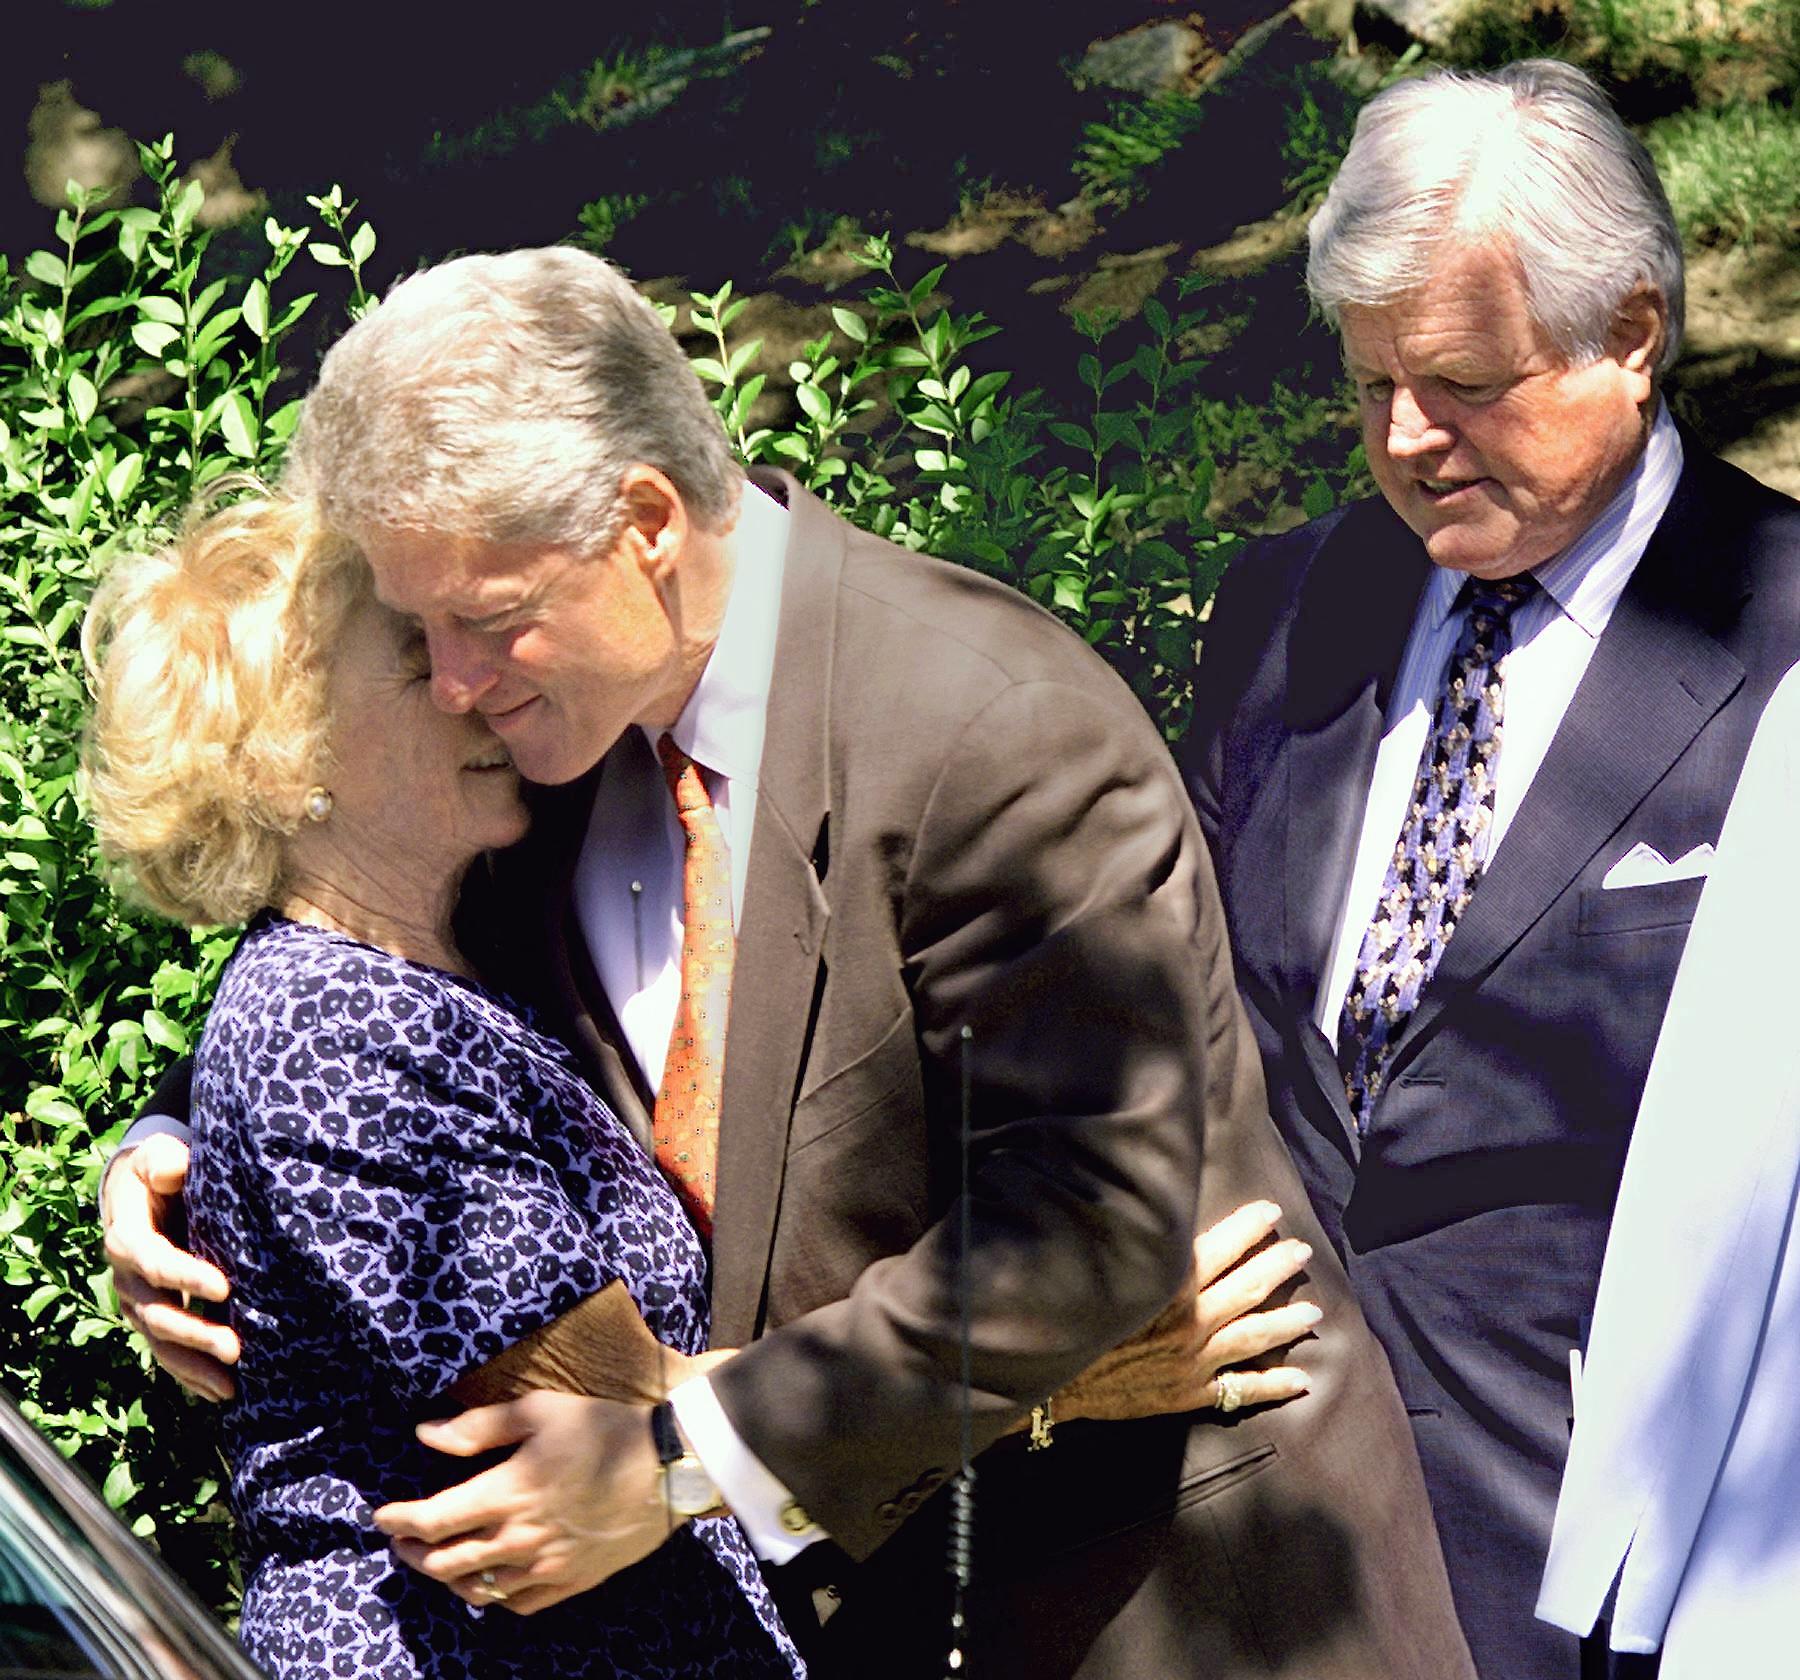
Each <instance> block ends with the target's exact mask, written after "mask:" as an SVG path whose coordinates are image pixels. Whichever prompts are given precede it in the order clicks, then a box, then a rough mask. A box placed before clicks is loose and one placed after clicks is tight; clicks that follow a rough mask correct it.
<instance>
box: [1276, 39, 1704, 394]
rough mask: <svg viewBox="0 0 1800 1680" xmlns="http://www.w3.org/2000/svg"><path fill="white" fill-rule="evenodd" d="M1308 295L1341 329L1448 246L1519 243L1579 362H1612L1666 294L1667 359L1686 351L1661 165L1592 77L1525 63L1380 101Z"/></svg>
mask: <svg viewBox="0 0 1800 1680" xmlns="http://www.w3.org/2000/svg"><path fill="white" fill-rule="evenodd" d="M1308 239H1309V241H1310V243H1311V247H1312V249H1311V255H1310V257H1309V259H1308V261H1307V265H1306V284H1307V289H1308V290H1309V291H1310V292H1311V293H1312V298H1313V302H1314V304H1315V305H1316V306H1317V307H1318V309H1319V311H1320V312H1321V313H1322V314H1323V315H1324V316H1325V318H1326V319H1327V320H1328V321H1329V322H1330V323H1331V324H1332V326H1333V327H1336V326H1338V325H1339V312H1340V311H1341V310H1342V308H1343V307H1344V305H1345V304H1359V305H1363V306H1379V305H1381V304H1386V303H1391V302H1393V301H1394V300H1395V299H1396V298H1398V297H1400V296H1402V295H1403V294H1404V293H1406V292H1408V291H1411V290H1412V289H1413V288H1414V287H1415V286H1417V285H1419V284H1420V283H1421V282H1423V281H1424V279H1425V278H1426V276H1427V274H1428V273H1429V272H1430V269H1431V266H1432V263H1433V261H1434V260H1435V258H1436V256H1437V255H1438V253H1439V251H1440V249H1441V248H1443V247H1445V246H1456V247H1468V246H1473V245H1480V244H1482V243H1485V242H1487V241H1489V240H1495V239H1497V240H1500V241H1503V242H1504V243H1505V244H1506V245H1507V246H1509V247H1510V248H1511V250H1512V252H1513V254H1514V255H1515V256H1516V257H1517V259H1518V262H1519V265H1520V267H1521V268H1522V269H1523V271H1524V276H1525V289H1526V297H1527V299H1528V301H1529V303H1530V307H1531V313H1532V317H1533V319H1534V320H1536V322H1537V324H1538V325H1539V326H1540V327H1542V328H1543V329H1544V331H1545V332H1546V333H1547V334H1548V335H1549V337H1550V339H1551V341H1552V342H1553V343H1554V344H1555V345H1556V346H1557V348H1558V349H1559V350H1560V351H1561V352H1562V353H1563V355H1564V356H1566V357H1567V358H1568V360H1569V361H1570V362H1571V363H1573V364H1575V365H1582V364H1585V363H1588V362H1592V361H1597V360H1598V359H1599V358H1600V357H1601V356H1602V355H1604V354H1605V353H1606V342H1607V334H1608V330H1609V329H1610V328H1611V326H1612V323H1613V320H1614V318H1615V316H1616V314H1617V312H1618V309H1619V306H1620V305H1621V304H1622V303H1623V302H1624V301H1625V299H1626V298H1627V297H1628V296H1629V295H1630V294H1631V292H1632V291H1633V289H1634V288H1636V287H1638V286H1648V287H1650V288H1651V289H1652V290H1654V291H1656V292H1658V293H1659V294H1661V297H1662V300H1663V303H1664V305H1665V306H1666V309H1667V314H1668V324H1667V331H1666V334H1665V338H1664V342H1663V345H1662V350H1661V354H1660V356H1659V358H1658V361H1657V371H1658V372H1659V373H1660V372H1662V371H1664V370H1666V369H1667V368H1668V367H1669V366H1670V364H1672V363H1673V362H1674V360H1675V357H1676V355H1677V353H1678V352H1679V350H1680V348H1681V329H1682V319H1683V314H1684V311H1685V307H1686V288H1685V283H1684V280H1683V276H1682V260H1681V235H1680V233H1679V232H1678V231H1677V229H1676V226H1675V217H1674V215H1673V213H1672V212H1671V211H1670V209H1669V200H1668V195H1667V194H1666V193H1665V192H1664V191H1663V187H1662V182H1661V180H1659V179H1658V177H1657V173H1656V165H1655V164H1654V163H1652V162H1651V161H1650V154H1649V153H1648V152H1647V151H1645V150H1644V147H1643V145H1642V144H1641V143H1640V142H1639V141H1638V140H1637V139H1636V138H1635V137H1634V136H1633V135H1632V134H1631V133H1630V131H1629V130H1628V129H1627V128H1626V127H1625V125H1624V124H1623V123H1622V122H1620V121H1619V118H1618V115H1617V113H1616V112H1615V111H1614V110H1613V108H1612V106H1611V104H1610V103H1609V102H1608V100H1607V98H1606V95H1605V94H1604V93H1602V92H1601V90H1600V88H1599V86H1598V85H1597V84H1596V83H1595V82H1594V80H1593V79H1592V78H1591V77H1590V76H1588V75H1586V74H1585V73H1584V72H1582V71H1580V70H1577V69H1575V68H1574V67H1573V66H1572V65H1568V64H1558V63H1556V62H1555V61H1554V60H1551V59H1545V58H1534V59H1526V60H1524V61H1522V62H1520V63H1517V64H1509V65H1507V66H1505V67H1504V68H1503V69H1500V70H1496V71H1494V72H1492V73H1489V74H1472V73H1464V72H1459V71H1437V72H1433V73H1432V74H1430V75H1425V76H1420V77H1418V78H1416V79H1414V80H1411V81H1403V82H1399V83H1397V84H1396V85H1395V86H1393V87H1391V88H1388V89H1386V90H1385V91H1383V92H1382V93H1380V94H1378V95H1377V96H1376V97H1375V98H1374V99H1372V100H1370V101H1369V103H1368V104H1367V105H1366V106H1365V107H1364V108H1363V111H1362V114H1361V116H1360V117H1359V118H1358V119H1357V123H1356V135H1355V138H1354V139H1353V140H1352V141H1351V143H1350V151H1349V155H1348V156H1347V157H1346V158H1345V159H1344V164H1343V167H1342V168H1341V169H1340V170H1339V171H1338V176H1337V180H1336V181H1335V182H1334V183H1333V184H1332V188H1331V191H1330V192H1329V193H1328V194H1327V195H1326V197H1325V202H1324V204H1323V205H1321V206H1320V208H1319V211H1318V213H1317V214H1316V215H1315V216H1314V217H1313V220H1312V225H1311V227H1310V228H1309V229H1308Z"/></svg>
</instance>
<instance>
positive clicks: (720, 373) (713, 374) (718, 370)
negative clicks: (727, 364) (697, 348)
mask: <svg viewBox="0 0 1800 1680" xmlns="http://www.w3.org/2000/svg"><path fill="white" fill-rule="evenodd" d="M688 366H689V367H691V368H692V369H693V370H694V372H695V373H696V374H698V375H699V376H700V378H702V379H710V380H711V381H712V382H713V383H714V384H715V385H724V384H726V383H727V380H726V378H725V369H724V367H723V366H722V365H721V364H720V362H719V359H718V357H716V356H695V357H693V358H692V359H691V360H690V361H689V362H688Z"/></svg>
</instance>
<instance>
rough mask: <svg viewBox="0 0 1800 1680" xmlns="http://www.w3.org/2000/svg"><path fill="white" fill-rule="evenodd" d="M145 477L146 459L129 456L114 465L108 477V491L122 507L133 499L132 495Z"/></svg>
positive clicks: (138, 456)
mask: <svg viewBox="0 0 1800 1680" xmlns="http://www.w3.org/2000/svg"><path fill="white" fill-rule="evenodd" d="M143 477H144V457H143V456H142V455H127V456H126V457H125V458H124V459H123V460H121V461H118V462H117V463H115V464H114V466H113V469H112V471H111V472H109V473H108V474H107V475H106V491H107V494H108V495H109V496H111V497H112V499H113V500H114V501H115V502H118V503H119V504H120V505H121V506H123V504H124V503H126V502H127V501H129V500H130V499H131V493H132V491H134V490H135V489H137V487H138V485H139V484H140V483H141V482H142V480H143Z"/></svg>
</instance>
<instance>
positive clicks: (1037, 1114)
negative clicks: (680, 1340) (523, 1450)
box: [713, 682, 1218, 1556]
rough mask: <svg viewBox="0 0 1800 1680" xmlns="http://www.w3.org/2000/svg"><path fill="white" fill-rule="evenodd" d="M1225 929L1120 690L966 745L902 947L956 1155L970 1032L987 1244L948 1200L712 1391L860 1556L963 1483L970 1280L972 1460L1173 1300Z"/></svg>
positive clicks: (1008, 693)
mask: <svg viewBox="0 0 1800 1680" xmlns="http://www.w3.org/2000/svg"><path fill="white" fill-rule="evenodd" d="M1217 915H1218V911H1217V901H1216V897H1214V896H1213V895H1212V887H1211V880H1210V874H1209V873H1208V872H1207V870H1206V865H1205V859H1204V849H1203V847H1202V845H1201V843H1200V839H1199V836H1198V834H1197V832H1196V830H1195V828H1194V824H1193V821H1192V817H1191V814H1190V813H1189V811H1188V807H1187V803H1186V800H1185V798H1184V796H1183V793H1182V789H1181V786H1180V782H1179V779H1178V778H1177V776H1176V775H1175V774H1174V771H1173V767H1172V765H1171V764H1170V761H1169V757H1168V754H1167V751H1166V749H1165V748H1164V747H1163V745H1162V742H1161V741H1160V739H1159V738H1158V737H1157V735H1156V733H1155V731H1154V730H1153V729H1152V727H1151V726H1150V724H1149V722H1148V720H1147V719H1146V718H1145V717H1144V715H1143V713H1142V712H1141V710H1139V709H1138V708H1137V706H1136V703H1135V702H1134V701H1133V700H1131V699H1130V697H1129V695H1128V694H1127V693H1126V692H1125V691H1124V690H1123V689H1119V690H1118V691H1117V693H1116V695H1115V693H1114V692H1113V691H1112V690H1111V688H1110V686H1108V687H1106V688H1101V687H1100V686H1099V685H1096V684H1083V683H1080V682H1071V683H1068V684H1062V683H1044V682H1040V683H1026V684H1017V685H1014V686H1012V687H1010V688H1008V689H1006V690H1003V691H1002V692H1001V693H1000V694H999V695H998V696H997V697H996V698H995V699H994V700H993V701H992V702H990V704H989V705H988V706H987V707H985V708H984V709H983V710H982V711H981V712H980V713H979V714H978V715H976V716H975V717H973V718H971V719H970V720H969V721H968V723H967V725H966V727H965V729H964V730H963V731H962V733H961V736H960V738H959V739H957V740H955V741H953V742H950V743H948V744H947V746H946V748H945V749H944V753H943V759H942V768H941V770H940V773H939V776H938V780H937V784H936V787H935V789H934V791H933V792H932V793H931V795H930V798H929V800H928V801H927V804H926V807H925V809H924V811H923V813H922V816H921V819H920V822H919V826H918V831H917V833H916V834H915V835H914V837H913V845H912V851H911V862H910V867H909V869H908V872H907V876H906V881H905V888H904V897H903V902H902V905H901V926H900V929H899V933H900V940H901V947H902V960H903V963H904V972H905V978H906V981H907V989H908V993H909V995H910V998H911V1000H912V1007H913V1020H912V1023H911V1025H912V1029H913V1032H914V1035H915V1037H916V1045H917V1048H916V1053H917V1055H918V1057H919V1060H920V1064H921V1074H922V1077H923V1083H924V1091H925V1101H926V1105H927V1112H926V1115H925V1116H924V1119H925V1125H926V1130H927V1132H928V1133H929V1134H930V1135H931V1136H933V1137H934V1138H935V1139H936V1141H937V1144H938V1146H939V1147H946V1146H948V1145H950V1144H951V1143H952V1142H953V1140H954V1137H955V1134H956V1127H957V1113H958V1106H959V1105H958V1086H959V1062H960V1056H961V1047H962V1040H961V1034H962V1031H963V1029H964V1027H967V1028H968V1029H969V1030H970V1032H971V1034H972V1038H971V1040H970V1057H971V1068H972V1085H973V1124H974V1139H973V1145H972V1155H971V1181H972V1202H973V1205H972V1226H973V1245H972V1247H971V1248H970V1250H969V1252H968V1254H967V1255H966V1257H965V1256H963V1255H961V1254H960V1253H959V1252H958V1250H959V1243H958V1237H957V1219H956V1212H955V1204H954V1202H952V1203H951V1205H950V1206H949V1207H948V1208H946V1209H944V1216H943V1217H941V1218H940V1219H939V1221H938V1222H937V1223H936V1224H934V1225H933V1226H932V1227H931V1228H930V1229H929V1230H927V1231H926V1232H925V1233H924V1235H923V1236H922V1237H921V1238H920V1239H919V1240H918V1241H917V1242H916V1243H915V1244H914V1245H913V1246H912V1247H911V1248H910V1249H909V1250H907V1251H906V1252H905V1253H902V1254H897V1255H893V1256H890V1257H888V1258H886V1259H882V1260H878V1261H876V1262H875V1263H874V1264H873V1265H871V1266H869V1267H868V1268H867V1269H866V1270H865V1271H864V1273H863V1274H862V1276H861V1278H860V1279H859V1280H858V1281H857V1283H856V1285H855V1286H854V1288H853V1289H852V1290H851V1293H850V1295H849V1296H848V1298H846V1299H845V1300H842V1301H839V1302H836V1303H833V1304H831V1305H829V1306H825V1307H822V1308H820V1309H818V1310H816V1311H814V1312H811V1313H808V1314H806V1315H804V1316H803V1317H801V1318H800V1319H798V1320H796V1321H795V1322H793V1323H790V1324H788V1325H786V1326H784V1327H782V1328H781V1329H778V1330H776V1331H774V1332H772V1333H771V1334H769V1335H767V1336H765V1337H763V1338H762V1339H761V1340H759V1341H758V1342H756V1343H755V1344H753V1345H752V1346H750V1347H748V1348H746V1349H744V1350H743V1351H742V1352H741V1353H740V1354H739V1356H738V1357H737V1358H736V1359H734V1360H733V1361H732V1362H731V1364H730V1365H728V1366H726V1367H725V1368H724V1369H722V1370H721V1371H720V1372H719V1373H717V1375H716V1376H715V1377H714V1379H713V1386H714V1389H715V1392H717V1394H718V1396H719V1398H720V1401H721V1404H722V1406H723V1408H724V1410H725V1412H726V1414H727V1415H728V1417H729V1418H730V1419H731V1421H732V1424H733V1426H734V1427H735V1428H736V1429H737V1430H738V1431H739V1433H740V1434H741V1435H742V1437H743V1439H744V1440H745V1442H746V1444H747V1445H748V1446H749V1447H750V1449H751V1450H752V1451H753V1452H754V1453H755V1454H756V1456H757V1457H758V1458H759V1459H760V1460H761V1461H762V1462H763V1463H764V1464H765V1465H767V1466H768V1468H769V1469H770V1471H771V1472H772V1473H773V1474H774V1475H775V1476H777V1477H778V1478H779V1479H780V1480H781V1481H782V1482H783V1483H784V1484H785V1485H787V1486H789V1487H791V1488H792V1489H793V1490H794V1492H795V1494H796V1496H797V1497H798V1499H799V1500H800V1502H801V1504H802V1506H803V1507H804V1509H805V1510H806V1511H807V1512H809V1513H810V1514H811V1515H812V1516H813V1517H814V1518H815V1519H817V1520H818V1521H819V1522H820V1523H821V1524H822V1525H823V1526H824V1528H825V1529H826V1531H827V1532H828V1533H830V1534H831V1536H832V1537H833V1539H834V1540H836V1541H837V1542H838V1543H839V1544H840V1545H841V1546H843V1547H844V1548H845V1550H847V1551H848V1552H850V1554H851V1555H852V1556H865V1555H867V1554H868V1553H869V1552H870V1551H872V1550H873V1549H874V1548H875V1547H876V1546H877V1545H879V1544H880V1543H881V1542H882V1541H883V1540H885V1539H886V1538H887V1536H888V1535H889V1534H890V1533H892V1531H893V1526H894V1524H895V1522H896V1521H897V1520H898V1518H897V1516H896V1507H897V1505H898V1503H899V1499H900V1496H901V1495H902V1494H903V1493H904V1492H905V1491H906V1490H908V1489H910V1488H914V1487H918V1486H920V1485H922V1483H923V1482H924V1481H928V1480H929V1479H930V1478H931V1477H932V1476H933V1475H934V1474H935V1475H936V1476H937V1477H938V1479H942V1476H943V1475H944V1474H947V1472H948V1469H949V1468H950V1467H951V1466H953V1465H954V1464H955V1463H956V1461H957V1457H958V1453H959V1445H958V1441H959V1432H960V1423H959V1419H960V1412H961V1406H962V1391H961V1384H960V1379H959V1364H960V1358H959V1322H960V1298H961V1290H962V1288H963V1285H964V1283H965V1281H966V1284H967V1288H968V1298H969V1303H970V1309H971V1313H970V1341H971V1353H972V1392H971V1394H970V1396H969V1403H970V1409H971V1412H972V1418H973V1442H974V1446H975V1448H976V1450H978V1451H979V1450H980V1449H981V1448H983V1447H985V1446H986V1445H988V1444H989V1443H991V1442H992V1441H994V1440H995V1439H997V1438H998V1437H999V1436H1000V1435H1001V1434H1002V1433H1004V1432H1005V1431H1006V1430H1008V1429H1009V1428H1011V1427H1012V1426H1013V1425H1014V1424H1015V1423H1016V1422H1017V1421H1018V1419H1019V1418H1020V1416H1021V1415H1022V1414H1023V1413H1024V1412H1025V1411H1027V1410H1028V1409H1029V1408H1030V1407H1031V1406H1032V1405H1033V1404H1035V1403H1036V1402H1038V1401H1041V1400H1042V1399H1044V1398H1045V1397H1046V1396H1048V1395H1050V1394H1051V1393H1053V1392H1054V1391H1055V1390H1056V1389H1058V1388H1060V1387H1061V1386H1063V1384H1065V1383H1066V1382H1068V1381H1069V1380H1070V1379H1071V1378H1072V1377H1074V1376H1075V1375H1076V1374H1077V1372H1079V1371H1081V1370H1082V1369H1084V1368H1085V1367H1086V1366H1088V1365H1089V1364H1090V1363H1092V1361H1093V1360H1094V1359H1095V1358H1096V1357H1097V1356H1098V1355H1099V1354H1101V1353H1102V1352H1103V1351H1105V1350H1106V1349H1107V1348H1110V1347H1112V1346H1114V1345H1115V1344H1117V1343H1118V1342H1120V1341H1122V1340H1124V1339H1125V1338H1126V1337H1128V1336H1130V1335H1131V1334H1132V1333H1133V1332H1134V1331H1136V1330H1138V1329H1139V1328H1141V1327H1142V1326H1143V1325H1145V1324H1146V1323H1148V1322H1149V1321H1150V1320H1151V1319H1152V1318H1153V1317H1155V1316H1156V1315H1157V1313H1158V1312H1160V1311H1161V1310H1162V1309H1163V1308H1164V1307H1165V1306H1167V1304H1168V1303H1169V1302H1170V1301H1171V1300H1173V1299H1174V1298H1175V1296H1176V1294H1177V1292H1178V1290H1179V1289H1180V1287H1181V1285H1182V1283H1183V1280H1184V1276H1185V1274H1186V1272H1187V1268H1188V1265H1189V1261H1190V1259H1191V1254H1190V1245H1191V1242H1192V1239H1193V1223H1194V1216H1195V1209H1196V1206H1197V1189H1198V1173H1199V1161H1200V1133H1201V1122H1202V1107H1203V1100H1202V1088H1201V1087H1202V1077H1201V1074H1202V1065H1201V1064H1202V1058H1203V1050H1204V1046H1205V1045H1206V1042H1207V1037H1208V1011H1207V1007H1206V1000H1205V998H1204V996H1203V989H1202V980H1201V975H1200V968H1201V964H1200V960H1199V957H1198V954H1197V942H1198V940H1199V937H1200V927H1201V923H1202V921H1203V919H1204V918H1206V917H1208V916H1211V917H1212V918H1214V922H1213V931H1214V933H1216V932H1217V922H1216V918H1217ZM895 1124H896V1125H909V1124H916V1122H915V1121H914V1120H913V1118H912V1117H911V1116H910V1115H904V1114H897V1115H896V1116H895ZM902 1147H904V1148H906V1149H912V1148H914V1147H916V1145H913V1144H906V1145H903V1146H902ZM825 1419H829V1420H830V1423H829V1427H826V1426H825V1425H824V1424H823V1423H822V1420H825Z"/></svg>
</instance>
